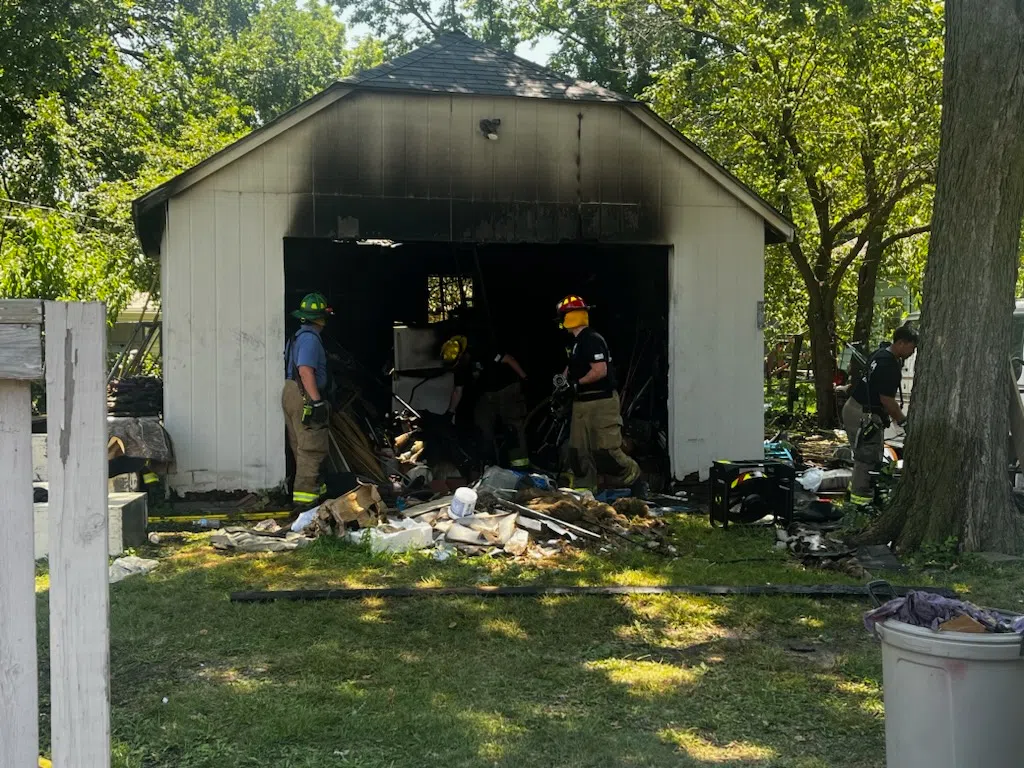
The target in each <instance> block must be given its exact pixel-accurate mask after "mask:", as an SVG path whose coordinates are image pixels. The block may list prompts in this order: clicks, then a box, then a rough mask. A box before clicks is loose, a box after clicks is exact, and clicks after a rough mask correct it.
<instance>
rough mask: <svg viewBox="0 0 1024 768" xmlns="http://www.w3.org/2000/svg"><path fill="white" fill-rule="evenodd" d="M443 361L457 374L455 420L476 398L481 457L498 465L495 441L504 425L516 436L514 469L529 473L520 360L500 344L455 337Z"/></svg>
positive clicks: (448, 343)
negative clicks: (468, 395)
mask: <svg viewBox="0 0 1024 768" xmlns="http://www.w3.org/2000/svg"><path fill="white" fill-rule="evenodd" d="M441 359H442V361H443V362H444V364H445V365H446V366H449V367H451V368H452V369H454V371H455V388H454V389H453V390H452V396H451V401H450V402H449V404H448V412H449V413H450V414H451V415H452V418H453V419H454V418H455V414H456V412H457V411H458V409H459V404H460V403H461V402H462V401H463V398H464V397H465V395H466V393H467V391H468V390H472V394H473V395H474V397H475V402H474V403H473V424H474V425H475V426H476V428H477V430H478V431H479V433H480V441H481V455H482V457H483V458H484V460H485V461H488V462H493V463H497V461H498V456H497V452H496V451H495V443H494V438H495V435H496V434H497V426H498V424H499V422H500V424H501V425H502V426H503V427H504V428H505V429H506V430H508V431H509V432H511V433H512V436H513V443H512V445H511V447H510V448H509V451H508V458H509V464H510V465H511V466H512V468H513V469H518V470H526V469H528V468H529V466H530V455H529V452H528V450H527V446H526V396H525V394H524V392H523V389H524V387H525V384H526V371H524V370H523V368H522V366H521V365H519V361H518V360H516V359H515V358H514V357H513V356H512V355H510V354H509V353H508V352H506V351H505V350H504V349H502V348H500V347H498V346H497V345H485V344H476V343H474V344H472V345H471V344H470V341H469V339H468V338H467V337H466V336H452V337H451V338H450V339H448V340H447V341H446V342H445V343H444V345H443V346H442V347H441Z"/></svg>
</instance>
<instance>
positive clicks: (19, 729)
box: [0, 326, 39, 768]
mask: <svg viewBox="0 0 1024 768" xmlns="http://www.w3.org/2000/svg"><path fill="white" fill-rule="evenodd" d="M36 337H37V343H38V337H39V327H38V326H36ZM29 387H30V385H29V382H27V381H5V380H3V379H0V476H2V482H0V519H2V520H3V525H4V532H3V535H2V536H0V605H2V606H3V608H2V609H0V765H3V766H8V765H9V766H24V768H28V766H34V765H35V764H36V758H37V756H38V751H37V750H38V747H39V714H38V713H39V694H38V683H37V676H36V591H35V563H34V562H33V560H32V398H31V394H30V389H29Z"/></svg>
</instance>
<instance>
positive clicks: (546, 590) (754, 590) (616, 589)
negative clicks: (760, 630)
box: [231, 584, 957, 603]
mask: <svg viewBox="0 0 1024 768" xmlns="http://www.w3.org/2000/svg"><path fill="white" fill-rule="evenodd" d="M893 589H894V590H895V592H896V594H897V595H905V594H906V593H907V592H910V591H916V592H930V593H932V594H936V595H942V596H943V597H949V598H955V597H957V594H956V592H954V591H953V590H951V589H949V588H947V587H896V586H894V587H893ZM621 595H712V596H714V595H718V596H729V595H748V596H752V597H765V596H773V597H775V596H779V595H787V596H790V597H814V598H857V599H867V598H868V597H870V595H869V594H868V590H867V587H864V586H860V585H850V584H813V585H801V584H763V585H757V586H717V585H715V586H705V585H692V586H691V585H684V584H669V585H666V586H661V587H640V586H606V587H552V586H545V585H542V584H525V585H522V586H517V587H486V586H485V587H365V588H355V589H280V590H270V591H267V592H259V591H250V592H232V593H231V602H233V603H269V602H272V601H274V600H363V599H366V598H383V597H456V596H457V597H541V596H561V597H618V596H621Z"/></svg>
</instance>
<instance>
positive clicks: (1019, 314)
mask: <svg viewBox="0 0 1024 768" xmlns="http://www.w3.org/2000/svg"><path fill="white" fill-rule="evenodd" d="M906 322H909V323H910V325H911V326H913V327H914V329H915V330H917V331H920V323H921V313H920V312H911V313H910V314H909V315H907V320H906ZM1009 355H1010V356H1012V357H1020V358H1024V299H1018V300H1017V303H1016V305H1015V306H1014V309H1013V342H1012V345H1011V347H1010V349H1009ZM916 361H917V353H916V352H915V353H914V354H913V355H911V356H910V357H909V358H908V359H907V360H906V361H905V362H904V363H903V381H902V382H901V383H900V393H899V394H897V396H896V401H897V402H900V397H901V396H902V398H903V401H902V402H903V412H904V413H908V412H909V408H910V393H911V390H912V389H913V388H914V363H915V362H916ZM1017 391H1018V392H1020V393H1021V398H1022V399H1024V371H1022V373H1021V376H1020V378H1019V379H1017ZM885 439H886V440H891V441H893V442H895V443H897V444H899V443H902V441H903V430H902V429H899V428H897V427H895V426H890V427H889V428H888V429H887V430H886V432H885Z"/></svg>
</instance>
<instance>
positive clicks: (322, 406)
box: [302, 400, 327, 427]
mask: <svg viewBox="0 0 1024 768" xmlns="http://www.w3.org/2000/svg"><path fill="white" fill-rule="evenodd" d="M302 423H303V424H305V425H307V426H310V427H322V426H323V425H324V424H326V423H327V403H326V402H325V401H323V400H314V401H312V402H307V403H306V404H305V405H304V406H303V407H302Z"/></svg>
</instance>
